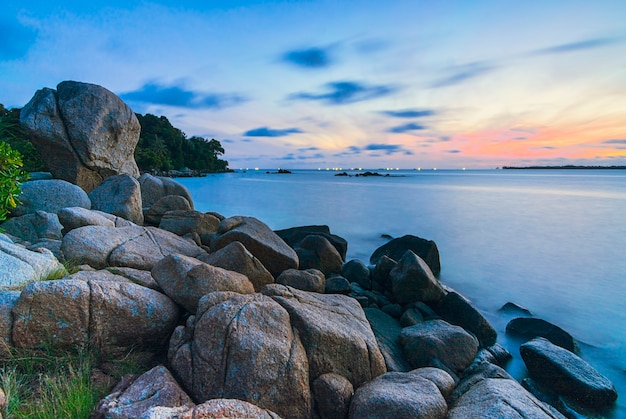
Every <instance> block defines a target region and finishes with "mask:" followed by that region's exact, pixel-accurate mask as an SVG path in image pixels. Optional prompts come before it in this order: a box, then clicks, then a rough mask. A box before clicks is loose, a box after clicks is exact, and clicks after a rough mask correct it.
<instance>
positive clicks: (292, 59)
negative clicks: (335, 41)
mask: <svg viewBox="0 0 626 419" xmlns="http://www.w3.org/2000/svg"><path fill="white" fill-rule="evenodd" d="M282 61H284V62H286V63H289V64H293V65H295V66H297V67H303V68H313V69H316V68H324V67H328V66H330V65H331V64H332V61H333V60H332V59H331V57H330V48H319V47H312V48H307V49H299V50H292V51H287V52H286V53H284V54H283V56H282Z"/></svg>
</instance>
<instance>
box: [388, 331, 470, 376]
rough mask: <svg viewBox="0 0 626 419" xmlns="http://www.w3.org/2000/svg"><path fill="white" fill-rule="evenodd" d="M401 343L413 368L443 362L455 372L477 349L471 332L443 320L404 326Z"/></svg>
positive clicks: (466, 362) (458, 370) (465, 365)
mask: <svg viewBox="0 0 626 419" xmlns="http://www.w3.org/2000/svg"><path fill="white" fill-rule="evenodd" d="M400 344H401V345H402V348H403V349H404V354H405V356H406V359H407V360H408V361H409V364H410V365H411V366H412V367H413V368H419V367H427V366H433V367H439V366H443V367H444V368H447V369H448V370H450V371H453V372H455V373H458V372H460V371H463V370H464V369H465V368H467V367H468V366H469V365H470V364H471V363H472V361H473V360H474V358H475V357H476V354H477V353H478V340H477V339H476V338H475V337H474V336H473V335H471V334H469V333H467V332H466V331H465V330H464V329H463V328H461V327H459V326H453V325H451V324H449V323H447V322H445V321H443V320H429V321H425V322H423V323H419V324H416V325H414V326H409V327H405V328H404V329H402V333H400Z"/></svg>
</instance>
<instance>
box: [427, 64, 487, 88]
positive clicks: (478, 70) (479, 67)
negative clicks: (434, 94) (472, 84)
mask: <svg viewBox="0 0 626 419" xmlns="http://www.w3.org/2000/svg"><path fill="white" fill-rule="evenodd" d="M494 68H495V67H494V66H493V65H492V64H488V63H485V62H475V63H470V64H465V65H462V66H454V67H451V68H449V69H448V71H447V72H448V73H449V74H448V75H447V76H445V77H443V78H441V79H439V80H437V81H435V82H434V83H433V84H431V87H447V86H452V85H455V84H460V83H463V82H465V81H467V80H471V79H473V78H476V77H479V76H482V75H483V74H486V73H488V72H490V71H493V70H494Z"/></svg>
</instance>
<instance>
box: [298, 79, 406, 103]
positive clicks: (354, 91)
mask: <svg viewBox="0 0 626 419" xmlns="http://www.w3.org/2000/svg"><path fill="white" fill-rule="evenodd" d="M324 87H325V88H326V89H327V92H325V93H310V92H299V93H294V94H291V95H289V99H292V100H313V101H321V102H325V103H328V104H331V105H345V104H348V103H354V102H361V101H364V100H371V99H377V98H379V97H383V96H388V95H390V94H392V93H394V92H395V91H396V90H397V88H396V87H394V86H389V85H387V86H385V85H378V86H368V85H365V84H363V83H360V82H356V81H337V82H332V83H327V84H326V85H325V86H324Z"/></svg>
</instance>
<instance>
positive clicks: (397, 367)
mask: <svg viewBox="0 0 626 419" xmlns="http://www.w3.org/2000/svg"><path fill="white" fill-rule="evenodd" d="M363 311H364V312H365V316H366V317H367V320H368V321H369V322H370V326H371V327H372V331H373V332H374V336H376V341H377V342H378V347H379V348H380V351H381V352H382V354H383V357H384V358H385V364H386V366H387V371H399V372H407V371H410V370H411V369H412V368H411V366H410V365H409V363H408V362H407V360H406V358H405V357H404V353H403V352H402V346H401V344H400V333H401V332H402V327H401V326H400V323H399V322H398V321H397V320H396V319H394V318H393V317H391V316H389V315H388V314H385V313H384V312H382V311H381V310H378V309H376V308H366V309H364V310H363Z"/></svg>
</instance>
